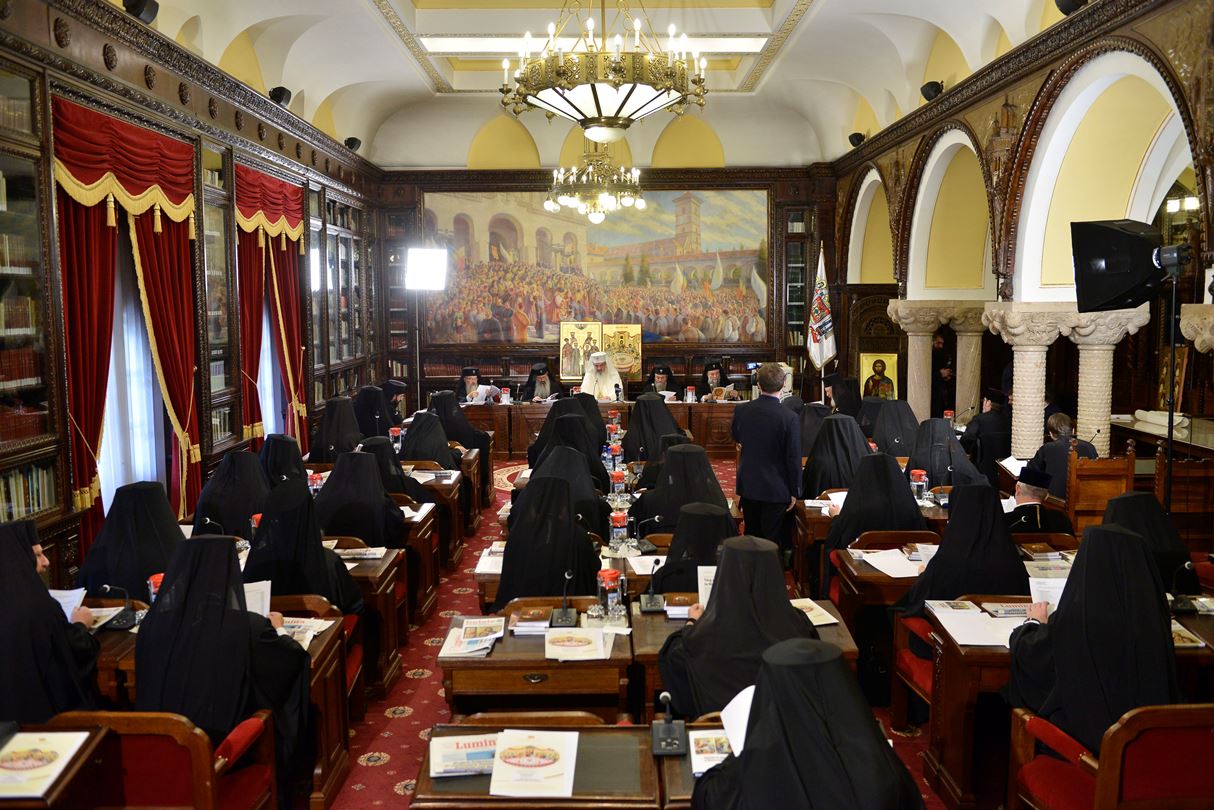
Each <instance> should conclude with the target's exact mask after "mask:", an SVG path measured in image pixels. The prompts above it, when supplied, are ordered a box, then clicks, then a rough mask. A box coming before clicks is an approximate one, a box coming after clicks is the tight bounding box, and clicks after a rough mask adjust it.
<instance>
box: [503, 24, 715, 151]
mask: <svg viewBox="0 0 1214 810" xmlns="http://www.w3.org/2000/svg"><path fill="white" fill-rule="evenodd" d="M615 5H616V15H615V17H614V18H613V19H612V27H614V26H615V25H616V24H617V23H618V24H619V29H620V32H619V33H616V34H614V36H612V35H611V33H610V31H609V27H608V25H607V0H600V3H599V22H600V25H599V28H600V29H601V31H600V34H599V40H598V41H597V42H596V41H595V38H594V34H595V30H594V29H595V24H594V17H593V16H591V13H590V11H589V10H587V9H585V8H583V7H582V6H581V4H580V2H579V0H564V5H562V6H561V13H560V16H559V17H558V21H557V22H555V23H549V24H548V39H547V40H546V41H545V42H544V46H543V47H542V48H541V49H540V50H539V51H538V52H537V53H532V42H531V32H530V31H528V32H527V33H526V35H525V36H524V38H523V43H524V44H523V50H522V51H520V52H519V60H518V69H517V70H515V71H514V74H513V77H514V81H515V84H514V86H513V87H511V86H510V79H511V73H510V60H509V59H503V60H502V86H501V88H500V90H501V94H502V106H503V107H505V108H506V109H507V110H509V111H510V112H511V113H513V114H514V115H516V116H517V115H520V114H522V113H524V112H526V111H527V110H530V109H541V110H544V111H545V112H546V113H547V115H548V118H549V120H551V119H552V118H553V117H555V116H558V115H559V116H561V117H562V118H568V119H569V120H570V121H573V122H574V123H576V124H577V125H578V126H580V127H581V128H582V130H583V131H584V132H585V134H586V137H587V138H589V139H590V140H592V141H595V142H597V143H613V142H615V141H618V140H620V139H621V138H623V137H624V131H625V130H627V129H628V127H630V126H632V124H633V123H635V122H636V121H640V120H641V119H642V118H645V117H647V116H649V115H652V114H653V113H655V112H658V111H659V110H670V111H671V112H673V113H675V114H676V115H682V114H683V112H684V111H685V110H686V109H687V105H689V104H696V105H698V106H699V107H701V108H702V107H703V106H704V95H705V93H706V92H707V91H706V90H705V89H704V74H705V72H706V71H707V68H708V60H707V59H701V58H700V55H699V54H698V53H695V52H692V51H689V50H688V47H687V45H688V43H687V34H683V35H682V36H680V37H678V38H676V37H675V30H676V29H675V26H674V24H673V23H672V24H671V25H670V27H669V28H668V29H667V39H666V44H665V48H663V47H662V43H661V42H660V41H659V39H658V37H657V35H656V34H655V33H654V31H653V26H652V24H651V23H650V22H649V20H648V18H645V19H644V20H642V19H640V18H637V17H634V16H633V15H632V11H631V9H630V8H629V7H628V3H627V0H615ZM583 13H584V14H585V19H584V20H583ZM569 28H571V29H572V30H570V31H569V32H568V34H567V37H570V38H571V37H572V36H574V35H575V34H576V37H577V39H576V40H574V41H572V43H571V42H570V40H569V38H567V39H565V40H563V41H562V39H561V34H562V33H565V32H566V29H569Z"/></svg>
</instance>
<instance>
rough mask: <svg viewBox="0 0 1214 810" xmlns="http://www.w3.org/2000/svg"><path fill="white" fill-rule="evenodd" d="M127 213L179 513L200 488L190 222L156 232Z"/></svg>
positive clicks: (150, 220) (189, 507) (144, 218)
mask: <svg viewBox="0 0 1214 810" xmlns="http://www.w3.org/2000/svg"><path fill="white" fill-rule="evenodd" d="M128 217H129V218H130V221H131V226H130V227H131V245H132V247H134V249H135V270H136V273H137V275H138V276H139V293H140V296H141V297H142V299H143V305H144V312H143V315H144V319H145V320H146V322H147V327H148V338H149V341H150V343H151V345H152V356H153V358H154V360H155V362H156V372H157V376H158V377H159V378H160V385H161V393H162V394H163V395H164V400H165V406H166V409H167V410H168V412H169V421H170V422H171V423H172V424H173V432H174V433H175V434H176V435H175V437H174V438H175V441H173V442H172V448H173V464H172V470H171V471H170V479H169V487H168V490H169V501H170V503H172V505H173V508H174V509H176V510H177V514H178V516H179V517H180V516H182V515H185V514H186V513H188V512H191V511H193V508H194V503H195V502H196V501H197V500H198V493H199V492H200V491H201V490H202V470H201V465H200V463H199V462H200V461H201V453H200V452H199V447H198V409H197V408H196V407H195V405H194V403H195V402H197V401H198V397H197V396H196V394H197V390H196V380H197V371H198V365H197V354H196V351H195V345H194V335H195V333H196V331H197V330H196V329H195V328H194V305H193V302H194V274H193V273H192V272H191V267H192V262H191V261H190V235H189V228H188V227H187V225H186V223H184V222H171V221H169V222H164V223H163V225H162V230H161V233H156V232H155V223H154V217H153V216H152V215H151V214H142V215H140V216H135V215H134V214H128Z"/></svg>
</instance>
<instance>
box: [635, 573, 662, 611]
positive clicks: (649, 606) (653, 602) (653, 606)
mask: <svg viewBox="0 0 1214 810" xmlns="http://www.w3.org/2000/svg"><path fill="white" fill-rule="evenodd" d="M661 567H662V561H661V560H658V561H657V564H656V565H654V566H653V570H652V571H650V572H649V587H648V588H647V589H646V590H645V593H643V594H641V612H642V613H663V612H665V610H666V596H665V595H664V594H660V593H654V586H655V585H657V584H658V569H659V568H661Z"/></svg>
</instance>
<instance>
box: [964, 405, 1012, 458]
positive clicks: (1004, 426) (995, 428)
mask: <svg viewBox="0 0 1214 810" xmlns="http://www.w3.org/2000/svg"><path fill="white" fill-rule="evenodd" d="M1011 435H1012V415H1011V413H1010V412H1009V411H1008V410H1007V394H1005V393H1003V392H1002V391H1000V390H999V389H998V388H988V389H986V391H985V392H984V393H983V395H982V413H980V414H978V415H977V416H975V417H974V418H973V419H971V420H970V423H969V424H968V425H966V426H965V432H964V433H962V434H961V439H960V441H961V447H962V448H963V449H964V450H965V452H967V453H969V454H970V455H972V456H975V457H976V454H977V452H978V445H979V443H980V442H981V441H983V440H984V439H989V438H990V437H991V436H1003V437H1004V439H1003V441H1005V442H1008V441H1011V439H1010V437H1011Z"/></svg>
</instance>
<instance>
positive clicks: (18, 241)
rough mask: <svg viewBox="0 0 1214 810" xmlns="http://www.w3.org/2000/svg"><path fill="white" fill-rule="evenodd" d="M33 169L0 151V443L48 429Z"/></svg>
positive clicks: (24, 160)
mask: <svg viewBox="0 0 1214 810" xmlns="http://www.w3.org/2000/svg"><path fill="white" fill-rule="evenodd" d="M38 189H39V183H38V167H37V164H36V163H35V161H33V160H30V159H27V158H21V157H17V156H14V155H7V154H3V153H0V445H2V444H4V443H7V442H14V441H21V440H25V439H33V438H37V437H39V436H43V435H45V434H47V433H50V432H51V431H52V429H53V426H52V425H51V424H50V413H49V408H48V394H49V391H48V388H47V385H48V377H49V375H48V371H47V357H46V348H47V347H46V334H47V329H48V326H49V324H48V323H47V321H46V317H45V315H46V313H45V311H44V310H43V295H44V290H43V278H44V272H43V266H42V240H41V237H40V235H39V230H38Z"/></svg>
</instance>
